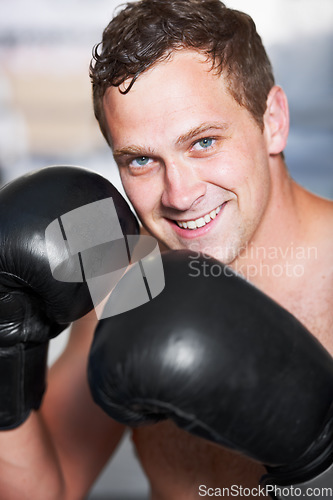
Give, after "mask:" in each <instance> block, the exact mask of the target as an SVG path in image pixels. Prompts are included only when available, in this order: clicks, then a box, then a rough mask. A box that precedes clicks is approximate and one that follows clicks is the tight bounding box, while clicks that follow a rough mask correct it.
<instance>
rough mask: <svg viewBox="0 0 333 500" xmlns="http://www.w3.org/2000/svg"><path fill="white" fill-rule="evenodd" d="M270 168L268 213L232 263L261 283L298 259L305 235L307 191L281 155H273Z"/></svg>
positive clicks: (255, 281) (234, 266)
mask: <svg viewBox="0 0 333 500" xmlns="http://www.w3.org/2000/svg"><path fill="white" fill-rule="evenodd" d="M270 169H271V194H270V198H269V201H268V205H267V208H266V211H265V214H264V216H263V218H262V220H261V223H260V225H259V227H258V229H257V231H256V232H255V234H254V235H253V238H252V239H251V240H250V241H249V242H248V244H247V246H246V248H245V249H244V250H243V251H242V253H241V254H239V255H238V257H237V258H236V259H235V260H234V262H233V263H232V264H231V267H233V268H234V269H235V270H236V271H238V272H240V273H241V274H243V275H244V276H245V277H246V278H248V279H250V280H251V281H252V282H253V283H255V284H258V285H259V286H260V285H261V284H262V283H263V282H265V281H267V279H268V278H269V276H270V277H272V275H273V274H274V271H275V273H278V272H280V271H281V266H282V264H284V265H285V264H286V263H289V264H291V263H292V261H295V252H296V248H298V247H299V246H300V245H302V244H303V241H304V234H305V229H304V228H305V220H304V217H303V215H302V212H303V211H302V206H304V201H305V200H304V198H305V197H306V194H305V193H306V191H305V190H303V189H302V188H301V187H300V186H299V185H298V184H296V183H295V182H294V181H293V180H292V179H291V177H290V176H289V173H288V171H287V169H286V167H285V164H284V162H283V160H282V158H281V157H280V156H278V157H273V158H270ZM278 266H280V271H278ZM259 267H260V268H261V272H259ZM264 271H265V272H264ZM284 271H286V269H285V270H284Z"/></svg>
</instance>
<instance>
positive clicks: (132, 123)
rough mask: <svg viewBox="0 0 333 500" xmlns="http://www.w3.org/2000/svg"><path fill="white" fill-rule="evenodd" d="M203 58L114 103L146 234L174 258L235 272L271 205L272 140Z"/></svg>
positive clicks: (170, 66) (169, 69)
mask: <svg viewBox="0 0 333 500" xmlns="http://www.w3.org/2000/svg"><path fill="white" fill-rule="evenodd" d="M210 70H211V64H210V63H208V62H205V59H204V57H203V56H201V55H199V54H198V53H196V52H192V51H180V52H176V53H175V54H173V57H172V59H171V60H169V61H166V62H162V63H158V64H156V65H155V66H153V67H152V68H151V69H150V70H148V71H147V72H145V73H143V74H142V75H141V76H140V77H139V78H138V80H137V81H136V82H135V84H134V86H133V87H132V89H131V90H130V91H129V93H128V94H125V95H123V94H121V93H120V92H119V90H118V89H117V88H115V87H110V88H109V89H108V90H107V93H106V95H105V98H104V109H105V114H106V119H107V122H108V126H109V131H110V137H111V141H112V148H113V152H114V156H115V159H116V161H117V164H118V166H119V171H120V176H121V179H122V182H123V185H124V189H125V191H126V193H127V195H128V197H129V199H130V201H131V203H132V204H133V207H134V208H135V210H136V212H137V214H138V216H139V218H140V219H141V221H142V223H143V225H144V226H145V227H146V228H147V229H148V231H149V232H151V233H152V234H153V235H154V236H155V237H156V238H158V239H159V240H160V241H162V242H163V243H164V244H165V245H167V246H168V247H170V248H172V249H183V248H187V249H193V250H196V251H202V252H205V253H207V254H210V255H212V256H215V257H216V258H218V259H220V260H222V261H224V262H225V263H231V262H232V260H233V259H234V258H235V257H236V255H237V253H238V252H239V250H240V249H241V248H244V246H245V245H246V244H247V243H249V241H250V240H251V239H252V237H253V236H254V234H255V232H256V231H257V229H258V228H259V226H260V223H261V221H262V219H263V217H264V214H265V210H266V208H267V205H268V201H269V196H270V172H269V167H268V156H269V155H268V151H267V144H266V143H267V140H266V135H265V133H262V131H261V130H260V128H259V126H258V125H257V124H256V122H255V121H254V119H253V118H252V116H251V115H250V113H249V112H248V111H247V110H246V109H245V108H243V107H240V106H239V105H238V104H237V102H236V101H235V100H234V99H233V97H231V96H230V94H229V93H228V92H227V90H226V82H225V80H224V78H223V77H221V76H217V75H216V74H215V73H214V72H213V71H210Z"/></svg>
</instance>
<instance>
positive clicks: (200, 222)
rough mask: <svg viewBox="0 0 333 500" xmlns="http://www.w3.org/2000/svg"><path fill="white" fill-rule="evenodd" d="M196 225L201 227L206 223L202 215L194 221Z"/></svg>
mask: <svg viewBox="0 0 333 500" xmlns="http://www.w3.org/2000/svg"><path fill="white" fill-rule="evenodd" d="M195 223H196V225H197V227H203V226H205V225H206V222H205V219H204V218H203V217H200V218H199V219H197V220H196V221H195Z"/></svg>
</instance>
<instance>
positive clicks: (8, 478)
mask: <svg viewBox="0 0 333 500" xmlns="http://www.w3.org/2000/svg"><path fill="white" fill-rule="evenodd" d="M65 490H66V488H65V481H64V476H63V473H62V470H61V467H60V463H59V460H58V457H57V454H56V452H55V448H54V446H53V443H52V440H51V438H50V435H49V433H48V431H47V428H46V426H45V424H44V422H43V419H42V417H41V415H40V414H39V412H32V414H31V415H30V417H29V418H28V420H27V421H26V422H25V423H24V424H23V425H21V426H20V427H18V428H16V429H13V430H9V431H3V432H0V498H6V500H19V499H20V500H25V499H27V500H31V498H34V500H39V499H40V500H64V499H66V498H67V496H66V491H65Z"/></svg>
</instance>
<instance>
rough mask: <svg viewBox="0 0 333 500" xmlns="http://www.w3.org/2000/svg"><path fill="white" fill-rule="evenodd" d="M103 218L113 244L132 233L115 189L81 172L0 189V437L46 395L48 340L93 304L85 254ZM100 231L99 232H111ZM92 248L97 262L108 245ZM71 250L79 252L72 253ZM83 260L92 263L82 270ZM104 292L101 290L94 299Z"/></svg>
mask: <svg viewBox="0 0 333 500" xmlns="http://www.w3.org/2000/svg"><path fill="white" fill-rule="evenodd" d="M101 203H106V205H108V204H109V205H110V203H113V204H114V206H115V207H116V212H117V215H118V217H116V216H114V217H113V219H112V217H111V216H110V218H109V219H108V217H107V214H106V213H105V210H104V212H103V210H102V208H103V207H104V205H103V207H102V208H101V205H98V204H101ZM97 205H98V206H97ZM109 205H108V206H109ZM87 207H88V208H87ZM91 207H92V208H91ZM96 207H97V212H98V213H97V216H96V214H95V211H96V210H95V209H96ZM80 210H83V212H82V213H81V212H80ZM89 210H90V215H91V214H95V215H93V216H91V217H90V219H89V217H88V220H82V215H83V217H85V216H86V215H87V214H88V215H89ZM102 212H103V213H102ZM101 213H102V216H103V217H104V219H103V221H102V222H101V224H102V225H103V224H106V223H108V225H110V226H117V225H119V222H120V226H119V227H120V229H119V228H118V229H117V230H116V234H117V236H118V237H119V234H120V235H121V236H122V233H124V234H136V233H137V232H138V224H137V221H136V219H135V217H134V215H133V214H132V212H131V210H130V209H129V207H128V205H127V203H126V201H125V200H124V199H123V197H122V196H121V195H120V193H119V192H118V191H117V190H116V189H115V187H114V186H113V185H112V184H111V183H110V182H109V181H107V180H106V179H104V178H103V177H101V176H100V175H98V174H96V173H94V172H91V171H89V170H86V169H83V168H79V167H69V166H61V167H47V168H44V169H41V170H38V171H35V172H32V173H29V174H27V175H25V176H22V177H20V178H18V179H16V180H14V181H13V182H11V183H9V184H7V185H6V186H4V187H3V188H2V189H1V190H0V429H2V430H4V429H10V428H14V427H16V426H18V425H20V424H21V423H22V422H23V421H24V420H25V419H26V418H27V416H28V415H29V413H30V411H31V410H32V409H38V408H39V406H40V403H41V400H42V396H43V393H44V390H45V372H46V361H47V347H48V340H49V339H50V338H52V337H54V336H56V335H57V334H59V333H60V332H61V331H62V330H64V329H65V328H66V327H67V326H68V324H69V323H71V322H72V321H74V320H76V319H78V318H79V317H81V316H83V315H85V314H86V313H88V312H89V311H90V310H91V309H93V307H94V305H95V302H93V300H92V295H91V291H90V289H89V286H88V285H89V283H88V281H89V280H88V279H87V276H86V275H87V274H89V272H90V273H91V274H94V273H93V272H91V267H93V266H91V262H92V263H93V262H94V260H96V259H94V255H91V251H92V249H91V248H87V247H89V245H90V246H92V245H93V241H89V235H90V233H91V229H92V228H91V226H92V222H93V221H94V219H96V218H97V219H98V218H100V217H101ZM78 221H79V222H80V224H79V228H78V227H77V222H78ZM66 224H67V226H66ZM94 229H95V228H94ZM99 229H100V232H104V233H107V232H108V231H109V230H110V228H109V227H107V228H103V227H102V228H99ZM95 232H96V231H95ZM93 239H94V237H91V238H90V240H93ZM98 243H100V242H98V241H97V243H96V245H97V247H96V248H97V250H98V249H99V252H98V253H99V256H101V255H103V251H101V250H100V249H101V248H102V249H104V254H105V253H106V252H105V246H107V244H106V243H105V242H104V245H103V244H100V245H98ZM117 243H118V247H119V238H118V240H117V241H115V242H112V244H114V245H115V246H116V247H117ZM75 245H76V247H80V246H81V247H82V250H83V251H82V252H81V251H80V248H76V249H75ZM73 248H74V250H73ZM118 250H119V248H118ZM89 252H90V253H89ZM119 253H120V252H119V251H118V254H119ZM84 256H86V261H87V260H88V261H89V259H90V261H91V262H90V264H89V265H88V266H86V268H85V267H84ZM100 260H101V259H100ZM109 260H110V259H109ZM111 260H112V259H111ZM116 260H117V262H116V263H115V264H114V266H113V267H117V266H118V267H121V265H124V266H125V265H126V264H123V262H122V263H121V264H119V255H118V257H117V259H116ZM123 260H124V259H123ZM89 266H90V267H89ZM95 267H96V266H95ZM106 267H108V266H106ZM109 267H110V265H109ZM104 268H105V266H104ZM93 271H96V269H95V270H93ZM104 272H106V271H105V269H103V270H102V272H100V273H98V272H97V273H96V272H95V275H94V276H92V277H91V279H92V280H93V279H95V281H96V275H97V276H98V275H100V274H103V273H104ZM97 288H98V287H97ZM105 293H106V290H105V286H104V289H103V291H102V292H101V293H100V295H101V296H102V295H105Z"/></svg>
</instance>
